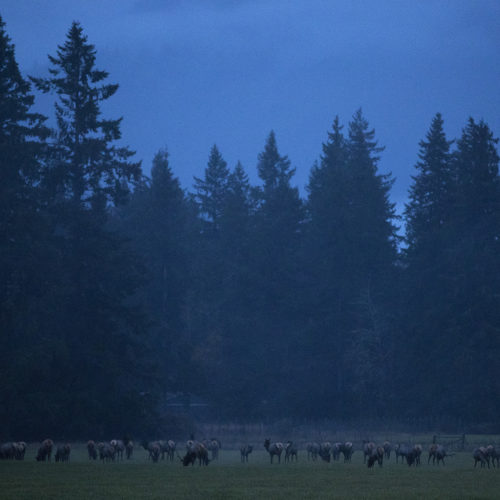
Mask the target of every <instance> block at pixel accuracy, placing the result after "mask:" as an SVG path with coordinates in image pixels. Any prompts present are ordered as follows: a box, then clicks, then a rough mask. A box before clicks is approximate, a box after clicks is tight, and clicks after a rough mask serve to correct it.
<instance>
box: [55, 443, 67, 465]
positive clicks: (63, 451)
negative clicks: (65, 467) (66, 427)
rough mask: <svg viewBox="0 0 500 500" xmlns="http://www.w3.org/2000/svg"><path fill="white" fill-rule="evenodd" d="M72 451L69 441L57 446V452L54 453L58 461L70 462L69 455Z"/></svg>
mask: <svg viewBox="0 0 500 500" xmlns="http://www.w3.org/2000/svg"><path fill="white" fill-rule="evenodd" d="M70 453H71V446H70V444H69V443H66V444H61V445H59V446H58V447H57V450H56V454H55V455H54V458H55V461H56V462H69V455H70Z"/></svg>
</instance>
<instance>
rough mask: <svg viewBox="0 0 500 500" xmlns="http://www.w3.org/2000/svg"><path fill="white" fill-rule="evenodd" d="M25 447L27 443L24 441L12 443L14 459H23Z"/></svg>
mask: <svg viewBox="0 0 500 500" xmlns="http://www.w3.org/2000/svg"><path fill="white" fill-rule="evenodd" d="M27 447H28V445H27V444H26V443H25V442H24V441H19V442H17V443H14V458H15V459H16V460H24V455H25V453H26V448H27Z"/></svg>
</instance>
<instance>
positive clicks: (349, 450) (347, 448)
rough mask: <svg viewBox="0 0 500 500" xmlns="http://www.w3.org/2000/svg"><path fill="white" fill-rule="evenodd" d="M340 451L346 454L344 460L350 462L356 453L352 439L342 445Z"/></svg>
mask: <svg viewBox="0 0 500 500" xmlns="http://www.w3.org/2000/svg"><path fill="white" fill-rule="evenodd" d="M340 451H341V452H342V454H343V455H344V462H350V461H351V458H352V454H353V453H354V447H353V445H352V443H351V441H346V442H345V443H344V444H342V445H341V447H340Z"/></svg>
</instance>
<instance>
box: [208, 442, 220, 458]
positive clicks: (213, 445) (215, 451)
mask: <svg viewBox="0 0 500 500" xmlns="http://www.w3.org/2000/svg"><path fill="white" fill-rule="evenodd" d="M207 449H209V450H210V452H211V453H212V458H211V460H218V458H219V451H220V449H221V443H220V441H219V440H218V439H215V438H212V439H211V440H210V441H209V443H208V446H207Z"/></svg>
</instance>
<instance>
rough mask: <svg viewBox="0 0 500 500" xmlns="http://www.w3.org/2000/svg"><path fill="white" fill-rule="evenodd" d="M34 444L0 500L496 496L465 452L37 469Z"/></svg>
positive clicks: (75, 456) (494, 478) (496, 479)
mask: <svg viewBox="0 0 500 500" xmlns="http://www.w3.org/2000/svg"><path fill="white" fill-rule="evenodd" d="M35 449H36V446H35V445H31V446H30V447H29V450H28V453H27V455H26V458H25V460H24V461H19V462H16V461H0V488H1V490H0V498H2V499H16V500H19V499H24V498H30V499H49V498H50V499H55V498H59V499H71V500H76V499H90V498H96V499H99V498H106V499H109V498H116V499H140V498H151V499H156V498H157V499H160V498H161V499H170V498H188V499H197V498H203V499H212V498H215V499H218V498H220V499H226V498H227V499H229V498H235V499H240V498H243V499H245V498H255V499H274V498H277V499H280V498H283V499H285V498H286V499H321V498H422V499H431V498H436V499H438V498H439V499H442V498H500V470H499V469H498V468H495V469H494V468H491V469H489V470H488V469H480V468H479V466H478V467H477V468H476V469H474V461H473V459H472V454H471V452H459V453H455V455H453V456H452V457H447V459H446V465H445V466H442V465H440V466H433V465H432V464H431V465H427V457H426V456H425V454H424V455H423V461H422V465H421V466H420V467H411V468H410V467H408V466H407V465H406V464H405V465H401V464H396V461H395V457H394V456H392V457H391V459H390V460H389V461H385V462H384V465H383V467H382V468H380V467H379V466H378V465H376V466H375V467H374V468H373V469H368V468H367V467H366V466H365V465H363V456H362V452H361V451H359V450H357V451H356V452H355V453H354V456H353V460H352V463H350V464H345V463H343V462H342V461H339V462H331V463H326V462H321V461H317V462H312V461H308V460H307V454H306V452H305V451H300V452H299V460H298V462H297V463H291V464H285V463H283V461H282V463H281V464H278V463H274V464H273V465H271V464H270V463H269V455H268V454H267V453H266V452H265V451H264V450H255V451H254V452H253V453H252V454H251V455H250V459H249V463H248V464H242V463H241V462H240V456H239V452H238V451H227V450H222V451H221V455H220V458H219V460H218V461H214V462H211V463H210V464H209V465H208V467H200V466H198V465H195V466H189V467H183V466H182V465H181V463H180V461H179V459H178V458H176V460H175V461H174V462H172V463H171V462H166V461H160V462H159V463H157V464H154V463H151V462H150V461H149V460H148V459H147V455H146V453H145V452H144V450H138V449H136V450H135V452H134V457H133V459H132V460H130V461H125V460H124V461H123V462H112V463H100V462H99V461H96V462H89V461H88V459H87V456H86V450H85V446H84V445H83V444H81V445H78V446H76V447H75V446H74V447H73V450H72V454H71V460H70V462H69V463H54V462H53V461H52V462H51V463H38V462H36V461H35V459H34V456H35Z"/></svg>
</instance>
